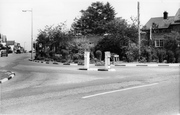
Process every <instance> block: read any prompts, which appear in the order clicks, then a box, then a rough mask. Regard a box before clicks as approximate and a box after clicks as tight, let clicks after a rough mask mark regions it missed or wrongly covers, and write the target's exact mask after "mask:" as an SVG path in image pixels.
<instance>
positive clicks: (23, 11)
mask: <svg viewBox="0 0 180 115" xmlns="http://www.w3.org/2000/svg"><path fill="white" fill-rule="evenodd" d="M22 11H23V12H31V60H32V53H33V9H31V10H22Z"/></svg>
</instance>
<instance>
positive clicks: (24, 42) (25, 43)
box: [24, 42, 26, 51]
mask: <svg viewBox="0 0 180 115" xmlns="http://www.w3.org/2000/svg"><path fill="white" fill-rule="evenodd" d="M25 44H26V42H24V51H25Z"/></svg>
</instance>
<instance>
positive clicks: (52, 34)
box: [37, 23, 72, 56]
mask: <svg viewBox="0 0 180 115" xmlns="http://www.w3.org/2000/svg"><path fill="white" fill-rule="evenodd" d="M65 26H66V25H65V23H61V24H59V25H57V26H46V27H45V29H44V30H40V32H39V34H38V37H37V53H39V51H40V49H41V53H42V52H44V53H43V54H46V55H44V56H48V55H49V53H51V54H50V56H53V55H54V53H59V52H60V50H61V48H62V47H63V46H64V45H65V44H66V42H68V41H70V39H71V38H72V35H71V34H69V33H68V32H66V31H64V28H65ZM40 44H42V47H40V46H39V45H40Z"/></svg>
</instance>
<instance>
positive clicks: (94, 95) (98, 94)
mask: <svg viewBox="0 0 180 115" xmlns="http://www.w3.org/2000/svg"><path fill="white" fill-rule="evenodd" d="M157 84H159V83H153V84H148V85H141V86H135V87H130V88H125V89H119V90H113V91H108V92H103V93H97V94H93V95H89V96H84V97H82V98H83V99H86V98H91V97H96V96H100V95H105V94H110V93H115V92H120V91H126V90H131V89H137V88H142V87H148V86H153V85H157Z"/></svg>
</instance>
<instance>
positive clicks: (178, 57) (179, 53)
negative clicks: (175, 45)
mask: <svg viewBox="0 0 180 115" xmlns="http://www.w3.org/2000/svg"><path fill="white" fill-rule="evenodd" d="M175 57H176V63H180V49H177V50H176V54H175Z"/></svg>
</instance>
